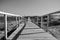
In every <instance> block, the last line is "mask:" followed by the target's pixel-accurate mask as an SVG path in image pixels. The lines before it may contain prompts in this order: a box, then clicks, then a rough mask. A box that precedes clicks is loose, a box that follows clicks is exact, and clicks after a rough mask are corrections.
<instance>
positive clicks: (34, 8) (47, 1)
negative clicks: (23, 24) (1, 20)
mask: <svg viewBox="0 0 60 40" xmlns="http://www.w3.org/2000/svg"><path fill="white" fill-rule="evenodd" d="M0 11H3V12H8V13H12V14H18V15H21V16H42V15H45V14H48V13H52V12H55V11H60V0H5V1H4V0H3V1H0Z"/></svg>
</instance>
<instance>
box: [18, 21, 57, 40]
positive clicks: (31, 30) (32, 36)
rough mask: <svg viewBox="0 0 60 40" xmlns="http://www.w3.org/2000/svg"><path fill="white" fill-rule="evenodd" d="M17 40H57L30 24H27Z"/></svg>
mask: <svg viewBox="0 0 60 40" xmlns="http://www.w3.org/2000/svg"><path fill="white" fill-rule="evenodd" d="M17 40H57V39H56V38H55V37H53V36H52V35H51V34H49V33H47V32H45V31H44V30H43V29H41V28H39V27H38V26H37V25H35V24H33V23H32V22H27V24H26V26H25V28H24V30H23V31H22V33H21V35H19V37H18V38H17Z"/></svg>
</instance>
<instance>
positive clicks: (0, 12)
mask: <svg viewBox="0 0 60 40" xmlns="http://www.w3.org/2000/svg"><path fill="white" fill-rule="evenodd" d="M0 14H6V15H10V16H21V15H17V14H16V15H15V14H11V13H6V12H2V11H0ZM21 17H22V16H21Z"/></svg>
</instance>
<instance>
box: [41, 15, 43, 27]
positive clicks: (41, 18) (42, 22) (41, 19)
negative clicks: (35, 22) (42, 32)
mask: <svg viewBox="0 0 60 40" xmlns="http://www.w3.org/2000/svg"><path fill="white" fill-rule="evenodd" d="M42 20H43V18H42V16H41V27H43V22H42Z"/></svg>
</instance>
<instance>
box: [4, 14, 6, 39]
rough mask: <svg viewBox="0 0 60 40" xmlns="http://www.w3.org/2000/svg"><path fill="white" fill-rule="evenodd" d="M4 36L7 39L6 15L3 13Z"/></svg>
mask: <svg viewBox="0 0 60 40" xmlns="http://www.w3.org/2000/svg"><path fill="white" fill-rule="evenodd" d="M4 26H5V38H6V39H7V15H6V14H4Z"/></svg>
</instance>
